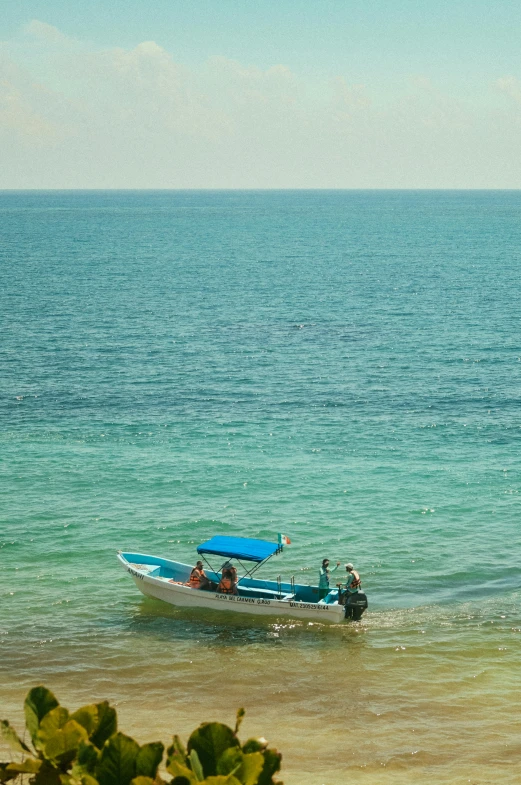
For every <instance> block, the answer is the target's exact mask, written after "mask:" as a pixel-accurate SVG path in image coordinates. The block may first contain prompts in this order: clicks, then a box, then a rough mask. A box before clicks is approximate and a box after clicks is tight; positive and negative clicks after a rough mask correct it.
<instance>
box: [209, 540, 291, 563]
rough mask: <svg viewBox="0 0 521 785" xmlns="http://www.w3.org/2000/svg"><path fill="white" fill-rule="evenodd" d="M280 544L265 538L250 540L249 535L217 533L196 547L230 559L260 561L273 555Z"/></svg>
mask: <svg viewBox="0 0 521 785" xmlns="http://www.w3.org/2000/svg"><path fill="white" fill-rule="evenodd" d="M279 548H280V546H279V544H278V543H276V542H266V540H250V539H249V537H225V536H224V535H217V536H216V537H212V539H211V540H208V542H203V544H202V545H199V546H198V547H197V553H215V554H217V556H228V558H230V559H244V561H257V562H261V561H264V559H268V558H269V557H270V556H273V554H274V553H276V552H277V551H278V550H279Z"/></svg>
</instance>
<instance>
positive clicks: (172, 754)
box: [166, 736, 186, 770]
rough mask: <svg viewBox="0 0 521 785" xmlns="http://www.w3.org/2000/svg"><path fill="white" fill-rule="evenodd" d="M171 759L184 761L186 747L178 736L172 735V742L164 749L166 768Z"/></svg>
mask: <svg viewBox="0 0 521 785" xmlns="http://www.w3.org/2000/svg"><path fill="white" fill-rule="evenodd" d="M171 760H176V761H182V762H183V763H185V762H186V749H185V747H184V745H183V742H182V741H181V739H180V738H179V736H174V737H173V738H172V744H171V745H170V747H169V748H168V749H167V751H166V766H167V770H168V764H169V762H170V761H171Z"/></svg>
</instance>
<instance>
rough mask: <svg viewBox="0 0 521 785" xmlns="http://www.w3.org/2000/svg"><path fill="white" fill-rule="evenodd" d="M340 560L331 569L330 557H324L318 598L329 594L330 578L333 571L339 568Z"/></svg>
mask: <svg viewBox="0 0 521 785" xmlns="http://www.w3.org/2000/svg"><path fill="white" fill-rule="evenodd" d="M339 567H340V562H339V561H337V563H336V567H333V569H332V570H330V569H329V559H322V567H321V568H320V575H319V579H318V599H319V600H323V599H324V597H325V596H326V594H329V579H330V577H331V573H332V572H335V570H338V568H339Z"/></svg>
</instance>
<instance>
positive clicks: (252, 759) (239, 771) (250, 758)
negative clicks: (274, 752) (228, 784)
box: [217, 747, 264, 785]
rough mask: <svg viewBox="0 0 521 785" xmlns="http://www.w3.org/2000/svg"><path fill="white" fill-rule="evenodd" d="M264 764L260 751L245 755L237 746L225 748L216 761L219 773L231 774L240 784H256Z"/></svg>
mask: <svg viewBox="0 0 521 785" xmlns="http://www.w3.org/2000/svg"><path fill="white" fill-rule="evenodd" d="M263 766H264V757H263V755H262V752H251V753H249V754H247V755H245V754H244V753H243V752H242V750H240V749H239V748H238V747H230V748H229V749H227V750H225V751H224V752H223V754H222V755H221V757H220V758H219V762H218V763H217V772H218V773H219V774H233V775H234V777H236V779H238V780H239V782H241V783H242V785H256V783H257V779H258V777H259V774H260V773H261V771H262V769H263Z"/></svg>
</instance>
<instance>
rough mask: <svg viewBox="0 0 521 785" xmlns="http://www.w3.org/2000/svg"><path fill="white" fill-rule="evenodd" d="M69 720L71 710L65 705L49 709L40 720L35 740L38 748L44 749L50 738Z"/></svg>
mask: <svg viewBox="0 0 521 785" xmlns="http://www.w3.org/2000/svg"><path fill="white" fill-rule="evenodd" d="M68 721H69V712H68V711H67V709H65V708H64V707H63V706H56V708H54V709H52V710H51V711H49V712H48V713H47V714H46V715H45V717H44V718H43V720H42V721H41V722H40V727H39V728H38V732H37V734H36V739H35V740H34V745H35V747H36V748H37V749H39V750H43V748H44V747H45V745H46V744H47V742H48V741H49V739H50V738H52V737H53V736H54V735H55V734H56V732H57V731H59V730H60V728H63V726H64V725H65V724H66V723H67V722H68Z"/></svg>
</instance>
